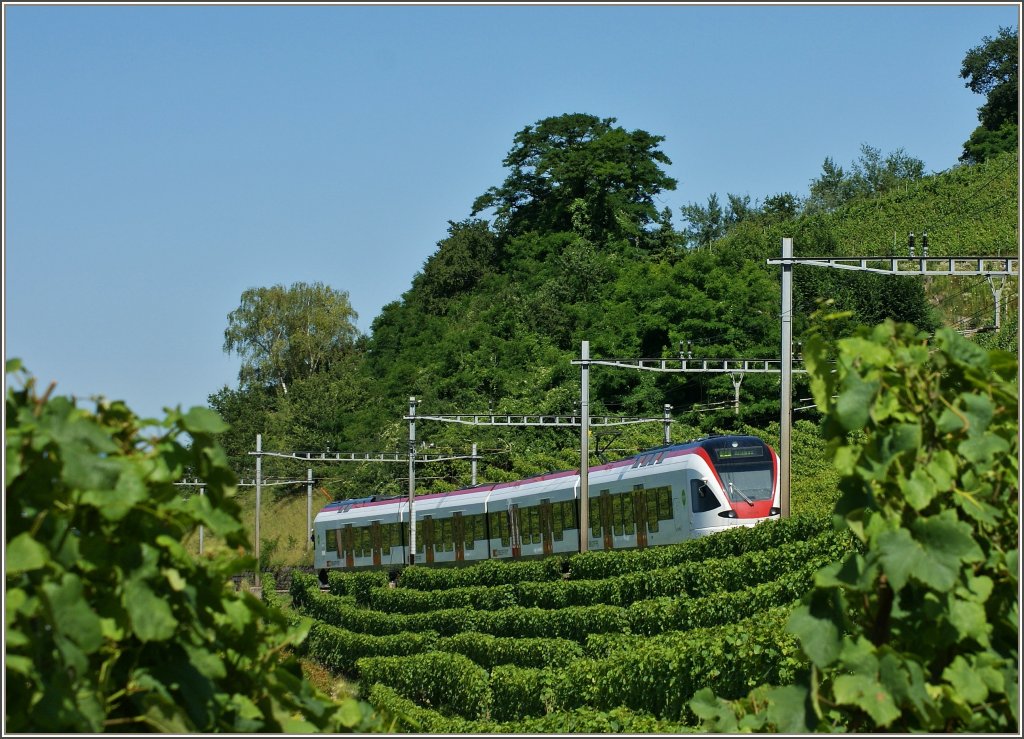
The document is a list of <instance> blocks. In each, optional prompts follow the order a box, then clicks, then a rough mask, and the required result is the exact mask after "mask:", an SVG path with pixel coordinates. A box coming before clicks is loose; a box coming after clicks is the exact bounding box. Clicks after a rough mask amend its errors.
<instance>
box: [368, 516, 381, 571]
mask: <svg viewBox="0 0 1024 739" xmlns="http://www.w3.org/2000/svg"><path fill="white" fill-rule="evenodd" d="M380 539H381V537H380V521H371V522H370V552H371V553H372V554H373V565H374V567H380V550H381V544H380Z"/></svg>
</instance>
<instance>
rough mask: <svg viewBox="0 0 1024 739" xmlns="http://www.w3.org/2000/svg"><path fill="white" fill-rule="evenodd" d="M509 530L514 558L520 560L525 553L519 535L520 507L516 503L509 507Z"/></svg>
mask: <svg viewBox="0 0 1024 739" xmlns="http://www.w3.org/2000/svg"><path fill="white" fill-rule="evenodd" d="M508 528H509V536H510V537H511V540H512V558H513V559H519V557H520V556H521V555H522V553H523V539H522V537H521V536H520V534H519V506H518V505H516V504H515V503H512V504H510V505H509V507H508Z"/></svg>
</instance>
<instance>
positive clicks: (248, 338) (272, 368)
mask: <svg viewBox="0 0 1024 739" xmlns="http://www.w3.org/2000/svg"><path fill="white" fill-rule="evenodd" d="M356 317H357V315H356V312H355V311H354V310H353V309H352V305H351V304H350V303H349V299H348V293H347V292H343V291H339V290H334V289H332V288H330V287H328V286H326V285H324V284H322V283H320V282H315V283H313V284H311V285H310V284H307V283H304V282H296V283H294V284H293V285H292V286H291V287H288V288H285V287H284V286H283V285H274V286H273V287H257V288H251V289H249V290H246V291H245V292H243V293H242V299H241V304H240V305H239V306H238V308H236V309H235V310H233V311H232V312H231V313H229V314H228V327H227V328H226V329H225V330H224V351H226V352H229V353H230V352H237V353H238V354H239V355H240V356H241V357H242V367H241V369H240V370H239V373H238V379H239V381H240V382H241V383H242V384H243V385H249V384H261V385H276V386H278V387H280V388H281V390H282V391H283V392H285V393H287V392H288V384H289V383H290V382H292V381H293V380H295V379H299V378H304V377H310V376H312V375H314V374H316V373H317V372H320V371H323V370H325V369H327V368H328V367H329V366H330V363H331V362H332V361H333V360H334V359H336V358H337V357H339V356H341V355H344V354H346V353H348V352H351V351H352V350H353V349H354V348H355V346H356V342H357V340H358V338H359V332H358V330H357V329H356V326H355V323H354V321H355V319H356Z"/></svg>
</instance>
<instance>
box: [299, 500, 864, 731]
mask: <svg viewBox="0 0 1024 739" xmlns="http://www.w3.org/2000/svg"><path fill="white" fill-rule="evenodd" d="M852 548H853V539H852V538H851V537H850V536H849V535H848V534H847V533H845V532H842V533H840V532H836V531H834V530H833V529H832V524H831V519H830V518H829V517H826V516H820V515H810V514H803V515H796V516H793V517H791V518H789V519H785V520H780V521H771V522H764V523H761V524H759V525H757V526H756V527H753V528H737V529H733V530H730V531H727V532H723V533H720V534H715V535H712V536H708V537H704V538H700V539H693V540H689V541H686V542H683V543H681V544H676V545H671V546H665V547H657V548H651V549H644V550H622V551H611V552H605V551H601V552H587V553H584V554H576V555H572V556H569V557H563V558H559V557H554V558H548V559H543V560H529V561H522V562H497V561H490V562H484V563H481V564H479V565H475V566H469V567H462V568H445V569H440V568H426V567H409V568H407V569H405V570H404V571H403V572H402V573H401V575H400V576H399V578H398V579H397V582H395V583H394V585H392V584H391V583H390V582H389V580H388V576H387V574H386V573H384V572H357V573H340V572H332V573H331V574H330V577H329V588H328V591H327V592H324V591H322V590H321V587H320V583H319V581H318V580H317V579H316V578H315V577H314V576H312V575H305V574H296V575H295V576H294V577H293V579H292V584H291V592H290V594H291V608H292V610H293V611H294V612H295V614H296V615H300V616H306V617H310V618H312V619H313V623H312V626H311V628H310V633H309V637H308V639H307V641H306V642H305V644H304V645H303V648H304V649H305V652H306V655H307V656H308V657H309V658H311V659H312V660H314V661H315V662H317V663H319V664H321V665H323V666H324V667H326V668H328V669H329V670H331V671H332V672H334V673H335V674H337V675H341V676H344V677H345V678H347V679H349V680H351V681H353V682H355V683H357V684H358V685H359V689H360V691H361V694H362V697H363V698H364V699H365V700H367V701H368V702H369V703H370V704H371V705H373V706H374V707H375V708H377V709H378V710H380V711H381V712H382V713H384V714H386V715H390V716H393V717H395V721H396V722H397V726H396V730H400V731H416V732H429V733H510V732H511V733H521V732H523V731H527V732H535V733H543V732H566V731H570V732H607V731H625V732H675V733H679V732H686V731H695V730H696V724H697V720H696V717H695V716H694V715H693V713H692V712H691V711H690V709H689V708H688V703H689V701H690V700H691V699H692V698H693V696H694V694H695V693H696V692H697V690H699V689H701V688H705V687H710V688H712V689H713V690H714V691H715V693H716V694H717V695H719V696H722V697H731V698H739V697H742V696H745V695H746V694H747V693H748V692H749V691H750V689H751V688H753V687H754V686H756V685H759V684H762V683H764V682H771V683H774V684H788V683H790V682H792V680H793V679H794V678H795V676H796V675H797V674H798V673H799V672H800V671H801V670H805V669H807V667H808V665H807V664H805V661H804V658H803V657H801V655H800V651H799V648H798V646H797V643H796V641H795V639H794V637H793V636H792V635H790V634H788V633H787V631H786V629H785V623H786V620H787V618H788V615H789V611H790V609H791V608H792V607H793V605H794V604H795V603H797V602H798V601H799V599H800V597H801V596H803V595H804V593H806V592H807V590H808V589H809V588H810V587H811V585H812V583H813V579H814V578H813V575H814V573H815V571H817V570H818V569H820V568H821V567H822V566H824V565H826V564H828V563H830V562H836V561H838V560H840V559H842V558H843V556H844V555H845V554H846V553H847V552H849V551H851V550H852Z"/></svg>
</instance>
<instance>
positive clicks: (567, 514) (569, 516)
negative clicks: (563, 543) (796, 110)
mask: <svg viewBox="0 0 1024 739" xmlns="http://www.w3.org/2000/svg"><path fill="white" fill-rule="evenodd" d="M559 505H560V506H561V507H562V518H563V520H564V521H565V528H567V529H575V528H577V526H578V525H579V524H577V523H576V501H574V500H563V501H562V502H561V503H559Z"/></svg>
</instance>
